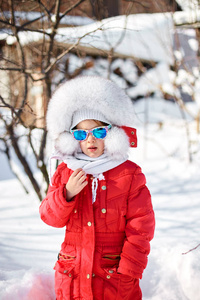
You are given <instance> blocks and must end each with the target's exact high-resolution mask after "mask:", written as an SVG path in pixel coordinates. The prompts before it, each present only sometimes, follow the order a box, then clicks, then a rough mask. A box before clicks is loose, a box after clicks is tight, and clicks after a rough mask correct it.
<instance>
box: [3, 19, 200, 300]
mask: <svg viewBox="0 0 200 300" xmlns="http://www.w3.org/2000/svg"><path fill="white" fill-rule="evenodd" d="M140 21H141V19H140ZM141 22H142V21H141ZM165 22H166V23H165V24H166V25H167V26H169V24H171V21H170V23H169V19H168V18H167V19H166V18H165ZM141 24H142V23H141ZM148 24H152V23H151V22H148ZM162 24H163V26H164V23H162ZM86 26H94V24H92V25H86ZM115 26H116V24H115ZM156 26H157V25H156ZM170 26H171V25H170ZM145 30H147V33H148V30H150V31H152V29H151V28H150V29H145ZM145 35H146V33H145ZM188 35H189V38H188V40H190V42H191V47H193V49H194V48H195V47H196V40H195V36H194V32H193V31H188ZM113 36H114V35H113ZM134 47H135V48H136V44H135V45H134ZM124 48H125V49H126V50H127V46H126V43H124ZM124 48H122V49H121V50H120V51H123V49H124ZM153 48H154V49H157V50H158V49H159V46H158V47H157V48H156V45H155V40H154V45H153ZM136 50H137V49H135V51H136ZM138 52H139V51H138ZM154 54H155V52H154ZM159 54H160V56H159V57H160V63H159V64H157V67H156V68H154V69H151V70H150V71H149V72H147V73H146V75H145V76H143V77H140V79H139V80H138V78H137V77H136V72H135V69H134V66H133V65H132V63H131V61H129V60H126V62H124V61H123V62H122V61H121V60H116V61H115V66H120V67H121V69H122V70H123V68H124V69H125V71H126V72H125V71H124V73H125V74H126V79H127V78H128V79H131V80H132V81H133V78H134V80H135V81H136V82H137V85H136V86H135V87H134V88H131V89H129V90H127V92H128V94H129V95H130V96H131V97H135V96H138V95H140V96H141V95H146V94H147V93H150V92H154V93H155V97H153V98H145V99H143V100H139V101H137V102H135V104H134V106H135V111H136V117H135V127H136V128H137V130H138V148H137V149H131V150H130V159H131V160H133V161H134V162H136V163H138V164H139V165H140V166H141V167H142V169H143V172H144V173H145V175H146V178H147V185H148V187H149V189H150V191H151V194H152V202H153V206H154V210H155V215H156V231H155V237H154V239H153V241H152V242H151V253H150V255H149V263H148V266H147V269H146V270H145V272H144V276H143V279H142V280H141V283H140V284H141V288H142V292H143V299H144V300H161V299H162V300H199V299H200V247H197V246H198V245H199V244H200V152H199V150H200V139H199V136H198V135H197V133H196V123H195V121H194V120H193V119H192V118H191V117H190V116H189V115H186V119H182V115H181V112H180V109H179V107H178V105H177V104H176V103H173V102H170V101H166V100H164V99H163V98H162V96H161V94H160V93H159V91H158V86H159V87H160V86H162V87H163V89H164V90H166V91H171V94H173V92H172V89H173V87H172V84H171V82H172V80H173V79H174V74H173V72H171V71H170V70H169V66H168V63H169V62H170V61H171V56H170V59H169V57H168V56H167V57H165V56H163V54H162V52H161V51H160V52H159ZM149 55H150V54H149ZM176 55H177V57H180V56H181V55H184V53H180V52H178V51H177V53H176ZM71 59H72V60H74V69H75V68H76V67H77V66H78V65H79V64H80V63H81V62H80V61H79V60H78V59H77V58H75V56H73V55H72V56H71ZM105 64H106V62H105V60H101V59H100V60H99V64H98V72H99V73H100V74H102V76H104V75H105V74H104V72H105V73H106V71H105V69H106V68H104V67H105ZM72 65H73V64H72ZM113 67H114V66H113ZM71 68H73V67H72V66H71ZM91 72H92V70H91ZM98 72H97V73H98ZM193 73H194V74H197V75H199V71H198V67H197V66H196V67H195V66H194V67H193ZM197 77H198V76H197ZM116 78H117V77H113V78H112V79H113V80H114V81H116V80H117V79H116ZM176 80H178V81H179V83H180V85H181V84H182V86H184V85H185V86H186V82H187V80H189V77H188V74H186V73H185V72H184V71H183V70H182V71H181V72H180V73H179V76H178V78H177V79H176ZM118 83H119V85H121V86H122V87H125V86H124V82H123V81H122V80H119V79H118ZM199 86H200V84H199V82H198V80H196V83H195V90H194V94H195V97H196V98H195V97H194V98H195V99H196V102H192V103H188V104H187V107H188V109H189V110H190V111H191V112H194V113H195V112H197V110H198V109H199V101H198V97H199ZM174 93H177V91H174ZM147 112H148V113H147ZM186 124H187V126H188V130H189V134H190V140H191V141H192V143H193V144H192V147H193V148H192V152H193V156H192V157H193V160H192V162H189V159H188V139H187V131H186ZM36 136H37V134H36ZM15 160H16V159H15V157H14V156H13V161H14V162H15V164H16V167H17V165H18V164H17V161H15ZM0 166H1V167H0V300H36V299H37V300H53V299H55V295H54V288H53V284H54V271H53V266H54V263H55V261H56V259H57V253H58V251H59V249H60V244H61V242H62V240H63V238H64V229H57V228H52V227H49V226H47V225H46V224H44V223H43V222H42V221H41V220H40V217H39V211H38V209H39V205H40V203H39V201H38V199H37V197H36V195H35V194H34V192H31V193H30V194H29V195H27V194H26V193H25V191H24V190H23V188H22V186H21V185H20V183H19V182H18V181H17V180H16V179H15V178H14V177H13V175H12V174H11V172H10V171H9V168H8V165H7V162H6V158H5V156H3V154H0ZM35 176H38V174H37V173H35ZM24 183H25V185H26V186H29V182H28V181H27V179H26V178H25V177H24ZM194 248H196V249H194ZM190 250H192V251H190Z"/></svg>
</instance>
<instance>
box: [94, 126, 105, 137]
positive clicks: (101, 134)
mask: <svg viewBox="0 0 200 300" xmlns="http://www.w3.org/2000/svg"><path fill="white" fill-rule="evenodd" d="M106 134H107V132H106V129H105V128H103V127H102V128H96V129H94V130H93V135H94V136H95V138H97V139H104V138H105V137H106Z"/></svg>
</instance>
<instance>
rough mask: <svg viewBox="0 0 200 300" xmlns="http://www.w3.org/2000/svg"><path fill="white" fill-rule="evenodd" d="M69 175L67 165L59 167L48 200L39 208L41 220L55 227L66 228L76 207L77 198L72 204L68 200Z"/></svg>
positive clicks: (48, 192) (50, 187) (48, 193)
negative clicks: (66, 186) (67, 185)
mask: <svg viewBox="0 0 200 300" xmlns="http://www.w3.org/2000/svg"><path fill="white" fill-rule="evenodd" d="M69 173H70V172H69V169H67V167H66V165H65V164H60V165H59V166H58V168H57V170H56V172H55V173H54V176H53V178H52V185H50V186H49V188H48V191H47V195H46V198H45V199H44V200H43V201H42V203H41V205H40V208H39V212H40V217H41V219H42V220H43V221H44V222H45V223H46V224H48V225H50V226H53V227H64V226H65V225H66V223H67V221H68V219H69V216H70V214H71V212H72V210H73V208H74V206H75V202H76V197H74V199H73V200H72V201H70V202H67V200H66V188H65V185H66V183H67V180H68V178H69V176H70V174H69ZM63 178H64V180H63Z"/></svg>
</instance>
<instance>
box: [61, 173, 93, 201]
mask: <svg viewBox="0 0 200 300" xmlns="http://www.w3.org/2000/svg"><path fill="white" fill-rule="evenodd" d="M87 184H88V182H87V180H86V174H85V172H84V171H83V170H82V169H81V168H79V169H76V170H75V171H74V172H73V173H72V175H71V176H70V177H69V180H68V182H67V184H66V190H67V201H69V200H71V199H72V198H73V197H74V196H76V195H77V194H79V193H80V192H81V191H82V189H84V187H85V186H86V185H87Z"/></svg>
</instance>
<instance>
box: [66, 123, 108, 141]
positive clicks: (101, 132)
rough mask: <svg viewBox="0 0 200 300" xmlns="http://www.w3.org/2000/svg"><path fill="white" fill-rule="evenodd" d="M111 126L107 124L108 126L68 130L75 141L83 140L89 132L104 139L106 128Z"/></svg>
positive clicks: (97, 137)
mask: <svg viewBox="0 0 200 300" xmlns="http://www.w3.org/2000/svg"><path fill="white" fill-rule="evenodd" d="M111 127H112V126H111V125H108V126H100V127H96V128H94V129H90V130H84V129H71V130H70V132H71V134H72V135H73V137H74V138H75V139H76V140H77V141H85V140H86V139H87V137H88V135H89V133H91V134H92V136H93V137H95V138H96V139H104V138H105V137H106V135H107V132H108V130H109V129H110V128H111Z"/></svg>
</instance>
